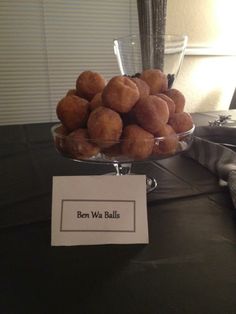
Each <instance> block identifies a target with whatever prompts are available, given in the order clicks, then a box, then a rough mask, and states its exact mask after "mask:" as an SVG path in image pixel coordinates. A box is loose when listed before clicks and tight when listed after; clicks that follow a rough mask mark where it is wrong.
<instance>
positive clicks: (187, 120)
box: [168, 112, 193, 133]
mask: <svg viewBox="0 0 236 314" xmlns="http://www.w3.org/2000/svg"><path fill="white" fill-rule="evenodd" d="M168 124H170V125H171V126H172V128H173V129H174V130H175V132H176V133H182V132H186V131H189V130H191V129H192V127H193V119H192V117H191V116H190V114H189V113H187V112H179V113H174V114H173V115H172V116H171V117H170V119H169V121H168Z"/></svg>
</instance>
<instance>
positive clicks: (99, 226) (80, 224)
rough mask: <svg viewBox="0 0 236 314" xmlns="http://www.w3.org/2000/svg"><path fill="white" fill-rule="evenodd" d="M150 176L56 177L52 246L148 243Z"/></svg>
mask: <svg viewBox="0 0 236 314" xmlns="http://www.w3.org/2000/svg"><path fill="white" fill-rule="evenodd" d="M146 204H147V201H146V177H145V176H144V175H124V176H112V175H107V176H66V177H53V194H52V228H51V244H52V245H53V246H59V245H68V246H69V245H95V244H131V243H148V241H149V240H148V223H147V205H146Z"/></svg>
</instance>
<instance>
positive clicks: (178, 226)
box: [0, 110, 236, 314]
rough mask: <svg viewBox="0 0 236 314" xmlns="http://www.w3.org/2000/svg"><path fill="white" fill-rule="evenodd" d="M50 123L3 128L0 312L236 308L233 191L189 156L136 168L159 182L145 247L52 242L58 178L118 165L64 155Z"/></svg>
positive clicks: (226, 311) (204, 116)
mask: <svg viewBox="0 0 236 314" xmlns="http://www.w3.org/2000/svg"><path fill="white" fill-rule="evenodd" d="M230 113H231V114H232V115H233V117H235V118H236V110H232V111H230ZM217 114H218V112H208V113H199V114H198V113H197V114H194V115H193V118H194V121H195V123H196V124H197V125H206V124H207V123H208V121H209V120H211V119H213V118H214V117H217ZM51 125H52V124H51V123H41V124H29V125H11V126H1V127H0V143H1V148H0V177H1V181H0V195H1V197H0V247H1V256H0V313H2V314H15V313H17V314H19V313H24V314H26V313H32V314H38V313H40V314H44V313H66V314H70V313H81V314H86V313H102V314H105V313H109V314H111V313H112V314H116V313H119V314H121V313H122V314H126V313H129V314H133V313H135V314H139V313H140V314H141V313H143V314H149V313H150V314H154V313H155V314H156V313H158V314H159V313H160V314H174V313H181V314H183V313H186V314H192V313H201V314H204V313H208V314H209V313H214V314H217V313H219V314H233V313H236V224H235V222H236V219H235V218H236V216H235V210H234V208H233V204H232V201H231V198H230V195H229V191H228V189H227V187H225V186H220V185H219V183H218V178H217V177H216V176H215V175H214V174H212V173H210V172H209V171H208V170H207V169H206V168H203V167H202V166H200V164H198V163H197V162H196V161H194V160H192V159H189V158H186V157H185V156H182V155H181V156H176V157H172V158H169V159H166V160H162V161H159V162H152V163H145V164H136V165H135V166H134V169H133V170H134V172H137V173H145V174H147V175H154V176H155V177H156V178H157V179H158V189H157V190H156V191H155V192H152V193H150V194H149V195H148V223H149V238H150V243H149V244H148V245H139V244H137V245H100V246H76V247H51V246H50V237H51V234H50V233H51V225H50V224H51V221H50V215H51V193H52V176H56V175H90V174H103V173H105V172H109V171H111V169H112V168H111V166H107V165H101V166H99V167H94V166H91V165H90V164H85V163H76V162H72V161H70V160H66V159H65V158H63V157H61V156H60V155H59V154H58V153H57V152H56V151H55V149H54V147H53V145H52V139H51V135H50V128H51Z"/></svg>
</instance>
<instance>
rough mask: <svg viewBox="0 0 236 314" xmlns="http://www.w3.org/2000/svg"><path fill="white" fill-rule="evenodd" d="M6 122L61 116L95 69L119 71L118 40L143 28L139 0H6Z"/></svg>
mask: <svg viewBox="0 0 236 314" xmlns="http://www.w3.org/2000/svg"><path fill="white" fill-rule="evenodd" d="M0 25H1V27H0V66H1V69H3V71H2V70H1V72H0V124H12V123H31V122H46V121H55V120H56V115H55V108H56V104H57V102H58V101H59V99H61V98H62V97H63V96H64V95H65V93H66V92H67V90H68V89H70V88H73V87H74V86H75V80H76V78H77V76H78V75H79V73H80V72H82V71H84V70H87V69H90V70H94V71H98V72H100V73H101V74H103V75H104V76H105V77H106V78H110V77H111V76H113V75H116V74H119V70H118V66H117V63H116V59H115V56H114V53H113V39H114V38H115V37H117V36H124V35H128V34H130V33H133V32H137V30H138V28H137V27H138V20H137V9H136V0H129V1H127V0H119V1H109V0H100V1H97V0H67V1H66V0H21V1H17V0H8V1H4V0H0Z"/></svg>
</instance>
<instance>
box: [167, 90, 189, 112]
mask: <svg viewBox="0 0 236 314" xmlns="http://www.w3.org/2000/svg"><path fill="white" fill-rule="evenodd" d="M164 94H165V95H166V96H168V97H169V98H171V99H172V100H173V101H174V103H175V112H176V113H179V112H183V111H184V106H185V97H184V95H183V94H182V93H181V92H180V91H179V90H178V89H175V88H171V89H168V90H167V91H165V92H164Z"/></svg>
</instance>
